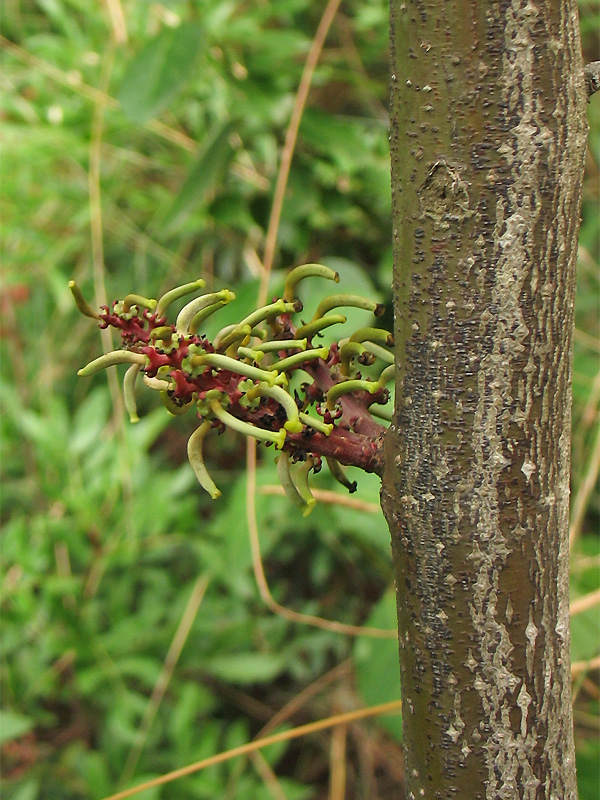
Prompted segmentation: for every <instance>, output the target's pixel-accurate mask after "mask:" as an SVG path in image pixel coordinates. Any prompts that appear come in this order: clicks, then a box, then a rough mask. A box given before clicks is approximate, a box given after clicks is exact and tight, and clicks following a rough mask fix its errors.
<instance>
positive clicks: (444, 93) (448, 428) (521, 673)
mask: <svg viewBox="0 0 600 800" xmlns="http://www.w3.org/2000/svg"><path fill="white" fill-rule="evenodd" d="M391 45H392V122H391V125H392V128H391V155H392V189H393V220H394V247H395V271H394V294H395V298H396V300H395V315H396V347H397V360H398V362H399V363H398V366H397V386H396V411H395V415H394V423H393V425H392V428H391V429H390V432H389V435H388V436H387V437H386V468H385V477H384V485H383V491H382V502H383V506H384V510H385V513H386V517H387V520H388V523H389V526H390V531H391V534H392V548H393V558H394V565H395V575H396V585H397V599H398V629H399V638H400V661H401V677H402V696H403V701H404V746H405V758H406V781H407V797H408V798H411V800H412V799H413V798H414V800H418V799H419V798H438V799H439V800H449V798H452V797H456V798H460V800H475V799H476V798H486V800H490V798H494V799H496V798H498V799H500V798H502V799H505V800H508V799H509V798H510V800H512V799H513V798H554V799H555V800H571V798H576V796H577V789H576V777H575V759H574V746H573V724H572V710H571V678H570V661H569V585H568V539H567V534H568V508H569V462H570V453H569V450H570V425H571V418H570V407H571V401H570V382H571V368H572V331H573V304H574V290H575V259H576V252H577V234H578V228H579V211H580V190H581V182H582V176H583V159H584V151H585V142H586V133H587V127H586V122H585V106H586V93H585V86H584V78H583V66H582V62H581V52H580V44H579V31H578V20H577V10H576V4H575V2H574V0H512V2H510V1H509V0H498V2H478V0H470V2H469V1H467V2H465V0H463V2H457V0H406V1H405V2H401V1H400V0H392V2H391Z"/></svg>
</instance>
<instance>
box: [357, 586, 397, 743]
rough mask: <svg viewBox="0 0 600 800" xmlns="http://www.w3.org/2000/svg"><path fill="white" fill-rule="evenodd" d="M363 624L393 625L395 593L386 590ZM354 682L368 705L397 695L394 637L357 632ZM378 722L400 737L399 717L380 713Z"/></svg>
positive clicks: (388, 699) (390, 699)
mask: <svg viewBox="0 0 600 800" xmlns="http://www.w3.org/2000/svg"><path fill="white" fill-rule="evenodd" d="M365 625H367V626H369V627H370V628H392V629H395V628H396V594H395V592H394V590H393V589H390V590H389V591H387V592H386V593H385V594H384V596H383V597H382V598H381V600H380V601H379V603H378V604H377V605H376V606H375V609H374V610H373V612H372V613H371V615H370V617H369V619H368V620H367V621H366V622H365ZM353 660H354V667H355V672H356V685H357V687H358V690H359V691H360V693H361V694H362V696H363V698H364V700H365V702H366V703H367V705H370V706H371V705H373V706H374V705H377V704H379V703H388V702H391V701H392V700H398V699H399V698H400V667H399V662H398V642H397V640H396V639H374V638H373V637H371V636H360V637H359V638H357V640H356V644H355V646H354V656H353ZM379 724H380V725H381V726H382V727H383V728H386V730H388V731H389V732H390V733H391V734H392V735H393V736H395V737H396V739H398V740H399V741H400V740H401V739H402V719H401V717H400V716H399V715H398V716H395V715H394V716H387V715H386V716H383V717H381V718H380V719H379Z"/></svg>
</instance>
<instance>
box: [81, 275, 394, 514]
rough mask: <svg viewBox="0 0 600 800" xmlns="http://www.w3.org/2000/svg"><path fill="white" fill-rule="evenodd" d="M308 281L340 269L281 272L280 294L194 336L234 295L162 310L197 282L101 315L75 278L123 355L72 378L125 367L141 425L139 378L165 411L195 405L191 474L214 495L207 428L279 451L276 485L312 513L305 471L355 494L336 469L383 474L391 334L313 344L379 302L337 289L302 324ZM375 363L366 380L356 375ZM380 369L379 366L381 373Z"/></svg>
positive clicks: (371, 332) (369, 332)
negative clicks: (352, 313) (324, 474)
mask: <svg viewBox="0 0 600 800" xmlns="http://www.w3.org/2000/svg"><path fill="white" fill-rule="evenodd" d="M307 277H321V278H326V279H329V280H332V281H335V282H336V283H337V282H338V281H339V276H338V274H337V273H336V272H334V271H333V270H331V269H329V268H328V267H325V266H323V265H321V264H305V265H303V266H300V267H296V268H295V269H293V270H292V271H291V272H290V273H289V274H288V277H287V280H286V283H285V288H284V295H283V297H282V298H280V299H275V300H274V301H273V302H272V303H269V304H268V305H266V306H263V307H262V308H259V309H257V310H256V311H254V312H253V313H252V314H250V315H248V316H247V317H245V318H244V319H242V320H240V321H239V322H238V323H236V324H234V325H229V326H227V327H225V328H222V329H221V330H220V331H219V332H218V333H217V335H216V336H215V338H214V340H213V341H210V340H209V339H208V338H207V337H206V336H205V335H204V334H202V333H201V332H200V330H201V327H202V323H203V322H204V321H205V320H206V319H207V318H208V317H209V316H210V315H212V314H214V313H215V312H217V311H218V310H219V309H220V308H222V307H223V306H225V305H227V304H228V303H230V302H231V301H232V300H235V294H234V293H233V292H231V291H230V290H229V289H221V290H220V291H217V292H210V293H208V294H203V295H201V296H200V297H197V298H195V299H194V300H192V301H191V302H188V303H187V304H186V305H185V306H184V307H183V308H182V310H181V311H180V312H179V314H178V315H177V317H176V320H175V322H174V323H170V322H169V321H168V318H167V311H168V309H169V306H170V305H171V304H172V303H173V302H174V301H176V300H178V299H179V298H181V297H184V296H185V295H188V294H191V293H194V292H197V291H199V290H201V289H202V288H203V286H204V281H202V280H197V281H193V282H192V283H187V284H185V285H183V286H179V287H177V288H175V289H172V290H171V291H170V292H167V293H166V294H165V295H163V297H161V298H160V300H158V301H156V300H151V299H148V298H145V297H141V296H139V295H135V294H130V295H128V296H127V297H125V299H124V300H122V301H117V302H115V303H113V305H112V307H111V308H109V307H107V306H103V307H102V308H101V309H100V311H99V312H97V311H95V310H94V309H92V308H91V306H90V305H89V304H88V303H87V302H86V301H85V299H84V298H83V295H82V294H81V291H80V290H79V288H78V287H77V285H76V284H75V283H74V281H71V282H70V284H69V286H70V288H71V291H72V293H73V296H74V298H75V301H76V303H77V306H78V308H79V309H80V311H82V312H83V313H84V314H86V315H87V316H89V317H92V318H94V319H97V320H98V321H99V323H100V327H102V328H105V327H108V326H111V327H113V328H116V329H118V330H120V332H121V338H122V349H119V350H115V351H113V352H111V353H107V354H106V355H103V356H101V357H100V358H97V359H95V360H94V361H92V362H90V363H89V364H88V365H87V366H85V367H84V368H83V369H81V370H79V373H78V374H79V375H81V376H84V377H86V376H89V375H93V374H94V373H96V372H98V371H99V370H101V369H103V368H105V367H109V366H112V365H115V364H127V365H128V369H127V371H126V373H125V377H124V380H123V389H124V398H125V406H126V409H127V411H128V413H129V416H130V419H131V421H132V422H137V421H138V419H139V418H138V414H137V405H136V385H137V383H138V379H139V377H140V376H141V378H142V380H143V382H144V383H145V384H146V386H148V387H149V388H151V389H154V390H156V391H158V392H159V393H160V396H161V398H162V400H163V403H164V405H165V406H166V408H167V410H168V411H169V412H170V413H171V414H182V413H184V412H186V411H187V410H189V409H192V410H193V411H194V412H195V414H196V416H197V417H198V418H199V420H200V425H199V426H198V427H197V428H196V430H195V432H194V433H193V434H192V435H191V437H190V439H189V442H188V456H189V460H190V463H191V465H192V468H193V470H194V472H195V474H196V476H197V478H198V480H199V482H200V484H201V485H202V486H203V487H204V488H205V489H206V491H207V492H208V493H209V494H210V495H211V497H213V498H217V497H218V496H219V495H220V491H219V490H218V489H217V487H216V485H215V483H214V481H213V480H212V478H211V477H210V475H209V474H208V471H207V469H206V466H205V464H204V459H203V455H202V448H203V441H204V437H205V436H206V434H207V433H208V431H209V430H210V429H211V428H217V429H221V430H222V429H223V428H224V426H227V427H230V428H233V429H234V430H236V431H239V432H241V433H243V434H245V435H247V436H253V437H254V438H256V439H258V440H260V441H262V442H264V443H265V444H267V445H274V447H275V448H276V449H277V450H279V451H281V452H280V454H279V456H278V459H277V471H278V475H279V479H280V481H281V483H282V485H283V487H284V489H285V491H286V494H287V495H288V496H289V497H290V499H291V500H292V501H293V502H294V503H295V504H296V505H298V506H300V507H301V508H302V509H303V511H304V513H305V514H307V513H309V512H310V511H311V510H312V508H313V506H314V504H315V500H314V498H313V496H312V494H311V491H310V488H309V485H308V474H309V472H311V471H313V472H317V471H318V470H319V469H320V468H321V460H322V458H325V460H326V462H327V464H328V466H329V468H330V470H331V472H332V474H333V475H334V476H335V478H336V479H337V480H338V481H339V482H340V483H342V484H343V485H344V486H345V487H346V488H347V489H348V490H349V491H350V492H352V491H354V490H355V488H356V484H355V483H351V482H350V481H349V480H348V479H347V477H346V475H345V473H344V471H343V468H342V466H341V465H354V466H359V467H361V468H362V469H364V470H366V471H368V472H376V473H381V471H382V440H383V434H384V432H385V427H384V426H383V425H382V424H381V423H380V422H378V421H377V420H376V417H379V418H380V419H381V418H382V419H389V410H388V409H386V408H384V406H385V404H386V403H387V402H388V400H389V392H388V390H387V388H386V383H387V382H388V381H390V380H391V379H392V377H393V371H394V366H393V365H394V357H393V353H392V352H391V350H390V349H388V348H389V347H390V346H391V345H392V337H391V334H390V333H388V332H387V331H385V330H383V329H380V328H374V327H367V328H361V329H359V330H357V331H356V332H355V333H354V334H353V335H352V336H350V337H349V338H346V339H341V340H340V341H338V342H335V343H334V344H332V345H331V346H329V347H328V346H318V339H319V337H320V336H321V331H323V330H324V329H325V328H328V327H330V326H332V325H336V324H339V323H343V322H345V321H346V317H345V316H344V315H343V314H340V313H332V312H333V311H334V309H336V310H337V309H339V308H343V307H345V306H354V307H358V308H362V309H366V310H368V311H371V312H372V313H373V314H375V316H379V315H380V314H381V313H382V312H383V307H382V306H380V305H379V304H377V303H374V302H373V301H371V300H368V299H366V298H363V297H359V296H358V295H353V294H332V295H329V296H328V297H326V298H324V299H323V300H322V302H321V303H320V304H319V306H318V308H317V310H316V312H315V314H314V316H313V317H312V319H311V320H310V321H308V322H303V321H302V320H301V321H300V324H297V323H296V322H295V321H294V320H295V319H296V315H298V314H299V313H300V312H301V311H302V303H301V302H300V300H299V299H298V297H297V295H296V289H297V286H298V284H299V283H300V281H302V280H303V279H305V278H307ZM367 365H368V366H369V367H371V369H370V373H371V377H364V376H363V375H362V374H361V372H360V369H361V367H364V366H367ZM377 365H380V366H379V367H377Z"/></svg>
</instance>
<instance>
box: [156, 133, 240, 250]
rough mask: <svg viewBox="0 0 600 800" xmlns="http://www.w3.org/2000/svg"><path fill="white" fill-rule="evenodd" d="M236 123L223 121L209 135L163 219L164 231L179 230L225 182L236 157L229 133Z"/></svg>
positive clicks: (169, 232)
mask: <svg viewBox="0 0 600 800" xmlns="http://www.w3.org/2000/svg"><path fill="white" fill-rule="evenodd" d="M232 128H233V122H232V121H231V120H230V121H228V122H225V123H223V122H219V123H217V125H215V126H214V127H213V128H212V130H211V132H210V134H209V135H208V137H207V139H206V142H205V144H204V147H203V148H202V152H201V154H200V156H199V158H198V159H197V161H196V163H195V164H194V165H193V166H192V168H191V170H190V173H189V175H188V176H187V178H186V180H185V182H184V184H183V186H182V187H181V189H180V190H179V193H178V194H177V197H176V198H175V200H174V201H173V204H172V205H171V207H170V208H169V210H168V211H167V214H166V216H165V218H164V220H163V230H162V232H163V234H165V233H168V234H171V233H173V232H174V231H176V230H178V229H179V228H180V227H181V226H182V225H183V224H184V222H185V221H186V220H187V219H188V217H189V216H190V214H191V213H192V212H193V211H195V210H196V209H197V208H198V207H199V206H200V205H201V204H202V203H203V202H204V201H205V199H206V197H207V195H209V194H210V193H212V192H213V191H214V189H215V188H216V187H217V186H218V184H219V183H220V182H221V181H222V179H223V175H224V174H225V170H226V169H227V166H228V165H229V162H230V161H231V158H232V156H233V148H232V146H231V144H230V142H229V134H230V132H231V130H232Z"/></svg>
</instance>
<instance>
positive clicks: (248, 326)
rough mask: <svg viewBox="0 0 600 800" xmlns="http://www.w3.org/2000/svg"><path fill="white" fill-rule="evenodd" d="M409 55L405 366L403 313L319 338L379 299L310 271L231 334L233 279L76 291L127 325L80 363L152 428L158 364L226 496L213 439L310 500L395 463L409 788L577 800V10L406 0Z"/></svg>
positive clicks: (397, 38) (395, 124)
mask: <svg viewBox="0 0 600 800" xmlns="http://www.w3.org/2000/svg"><path fill="white" fill-rule="evenodd" d="M391 56H392V74H391V85H392V91H391V111H392V117H391V137H390V141H391V159H392V194H393V225H394V231H393V235H394V251H395V267H394V312H395V319H396V330H395V367H394V355H393V354H392V352H391V350H390V349H389V348H390V347H391V345H392V343H393V342H392V338H391V335H390V334H388V333H387V332H385V331H382V330H381V329H379V328H375V327H368V328H363V329H360V330H358V331H356V332H355V333H354V334H353V335H352V336H350V337H348V338H344V339H342V340H340V341H338V342H334V343H333V344H332V345H331V346H323V345H320V344H319V341H318V337H319V335H320V333H321V331H323V330H324V329H325V328H326V327H329V326H332V325H335V324H337V323H340V322H343V321H345V318H344V316H343V314H341V313H339V310H338V309H339V308H341V307H343V306H348V305H350V306H359V307H361V308H365V309H367V310H370V311H372V312H374V313H375V314H376V315H377V314H379V313H380V311H381V308H380V307H379V306H377V305H376V304H375V303H372V302H371V301H369V300H366V299H364V298H360V297H357V296H355V295H348V294H334V295H331V296H330V297H327V298H325V299H324V300H323V302H322V303H321V304H320V306H319V308H318V309H317V311H316V312H315V314H314V316H313V318H312V319H310V320H308V321H304V320H303V319H302V318H300V319H298V317H297V315H298V314H300V313H301V310H302V306H301V303H300V301H299V300H298V297H297V291H296V290H297V284H298V283H299V282H300V281H301V280H303V279H305V278H307V277H315V276H316V277H322V278H327V279H331V280H335V281H337V280H338V276H337V275H336V274H335V273H334V272H332V271H331V270H329V269H328V268H327V267H324V266H322V265H316V264H308V265H303V266H301V267H297V268H296V269H294V270H292V272H291V273H290V275H289V276H288V279H287V282H286V286H285V289H284V295H283V297H282V298H281V299H274V300H273V302H272V303H270V304H268V305H267V306H265V307H263V308H261V309H258V310H257V311H256V312H254V313H253V314H251V315H249V316H248V317H246V318H244V319H241V320H240V321H239V322H238V323H237V324H235V325H231V326H228V327H226V328H223V329H222V330H221V331H219V333H218V334H217V336H216V337H215V338H214V339H213V340H212V341H211V340H209V339H207V338H206V336H204V335H203V334H202V332H201V329H202V323H203V321H204V320H206V318H207V317H208V316H209V315H211V314H213V313H215V312H218V310H219V309H220V308H222V307H223V306H224V305H226V304H227V303H229V302H230V301H231V300H233V299H234V298H235V296H234V294H233V292H230V291H229V290H228V289H222V290H220V291H216V292H210V293H208V294H205V295H202V296H201V297H199V298H196V299H194V300H192V301H191V302H189V303H188V304H187V305H185V306H184V308H183V309H182V310H181V311H180V313H179V314H178V316H177V318H176V320H175V322H174V323H169V322H168V320H167V314H166V312H167V311H168V307H169V306H170V304H171V303H172V302H173V301H175V300H178V299H179V298H180V297H182V296H184V295H185V294H187V293H190V292H194V291H196V290H198V289H200V288H201V287H202V286H203V282H202V281H195V282H193V283H190V284H186V285H185V286H183V287H179V288H177V289H174V290H172V291H171V292H168V293H167V294H166V295H165V296H163V297H162V298H161V299H160V300H158V301H155V300H149V299H146V298H143V297H140V296H138V295H129V296H128V297H126V298H125V300H123V301H120V302H117V303H115V304H113V306H112V307H111V308H108V307H104V308H103V309H101V310H100V311H99V312H96V311H95V310H93V309H92V308H91V307H90V306H89V305H88V304H87V303H86V301H85V300H84V298H83V297H82V295H81V292H80V291H79V289H78V287H77V286H76V285H75V284H74V283H73V282H72V283H71V289H72V291H73V294H74V296H75V299H76V302H77V304H78V306H79V308H80V309H81V310H82V311H83V313H85V314H87V315H88V316H91V317H94V318H96V319H97V320H98V321H99V322H100V325H101V326H104V327H105V326H113V327H115V328H118V329H119V330H120V331H121V334H122V349H119V350H116V351H114V352H112V353H108V354H106V355H104V356H101V357H100V358H99V359H96V360H95V361H93V362H92V363H91V364H88V366H87V367H84V368H83V369H82V370H80V374H81V375H90V374H93V373H94V372H96V371H97V370H99V369H101V368H103V367H106V366H110V365H112V364H120V363H126V364H128V366H129V368H128V370H127V372H126V375H125V379H124V391H125V401H126V408H127V410H128V412H129V414H130V417H131V419H132V421H136V420H137V410H136V402H135V391H136V388H135V385H136V381H138V378H139V376H140V375H141V376H142V379H143V381H144V382H145V384H146V385H147V386H149V387H150V388H152V389H155V390H157V391H158V392H160V394H161V397H162V399H163V401H164V403H165V405H166V407H167V408H168V410H169V411H170V412H171V413H174V414H178V413H183V412H184V411H186V410H188V409H192V410H193V412H194V413H195V414H196V415H197V416H198V418H199V425H198V427H197V429H196V431H195V432H194V433H193V434H192V436H191V438H190V441H189V445H188V454H189V457H190V462H191V464H192V467H193V468H194V471H195V473H196V475H197V477H198V479H199V481H200V483H201V484H202V485H203V486H204V488H205V489H206V490H207V491H208V492H209V493H210V495H211V496H212V497H213V498H217V497H218V496H219V494H220V492H219V490H218V489H217V487H216V486H215V484H214V482H213V480H212V478H211V477H210V475H209V474H208V471H207V469H206V466H205V464H204V460H203V455H202V445H203V441H204V437H205V435H206V434H207V432H208V431H209V430H211V429H212V428H217V429H222V428H223V426H229V427H231V428H234V429H236V430H239V431H241V432H243V433H245V434H247V435H250V436H254V437H256V438H257V439H259V440H261V441H263V442H264V443H266V444H267V445H273V446H274V447H275V448H276V449H277V450H279V451H280V452H279V456H278V472H279V477H280V480H281V482H282V485H283V486H284V488H285V490H286V493H287V494H288V496H289V497H290V499H291V500H292V501H293V502H294V503H296V504H297V505H298V506H300V507H301V508H302V510H303V511H304V513H309V512H310V510H311V509H312V507H313V506H314V498H313V497H312V494H311V492H310V487H309V484H308V476H309V473H310V472H311V471H317V470H318V469H319V468H320V466H321V460H322V459H323V458H325V459H326V461H327V463H328V465H329V467H330V469H331V471H332V472H333V474H334V475H335V477H336V478H337V479H338V480H339V481H340V482H341V483H342V484H343V485H345V486H346V488H347V489H348V490H349V491H353V489H354V488H355V485H354V484H353V483H350V481H349V480H348V479H347V478H346V476H345V474H344V472H343V469H342V465H344V464H345V465H350V464H352V465H356V466H359V467H362V468H363V469H365V470H367V471H371V472H376V473H377V474H379V475H381V476H382V477H383V489H382V506H383V509H384V513H385V515H386V518H387V520H388V523H389V527H390V531H391V535H392V553H393V561H394V569H395V577H396V587H397V599H398V630H399V641H400V665H401V677H402V697H403V708H404V715H403V717H404V749H405V760H406V787H407V796H408V798H410V800H418V798H431V799H432V800H433V799H434V798H435V799H436V800H449V798H452V797H456V798H460V799H461V800H466V798H469V800H478V799H480V800H483V799H484V798H485V800H513V798H532V800H533V799H534V798H535V799H536V800H537V798H555V800H573V798H575V797H576V794H577V790H576V778H575V760H574V746H573V723H572V711H571V681H570V661H569V594H568V541H567V533H568V508H569V499H568V498H569V466H570V464H569V462H570V424H571V420H570V407H571V402H570V380H571V369H572V332H573V305H574V287H575V260H576V252H577V234H578V228H579V213H580V193H581V183H582V177H583V157H584V151H585V143H586V134H587V127H586V121H585V104H586V82H585V80H584V69H583V65H582V62H581V52H580V42H579V32H578V24H577V10H576V6H575V3H574V1H573V0H536V1H535V3H534V2H532V0H500V1H499V2H495V3H481V2H475V0H471V1H470V2H466V3H465V2H460V3H459V2H457V0H450V2H449V1H448V0H427V1H426V0H405V1H401V0H392V1H391ZM594 74H595V73H594ZM592 78H593V75H592ZM590 80H591V79H590V78H589V76H588V80H587V83H588V93H591V90H590ZM592 90H593V87H592ZM334 310H335V311H334ZM332 312H333V313H332ZM394 371H395V381H396V401H395V412H394V415H393V418H392V415H391V412H390V411H389V410H388V409H386V407H385V404H386V403H387V402H388V398H389V394H388V389H387V388H386V384H387V383H388V382H389V381H390V380H391V379H392V378H393V377H394ZM378 417H380V418H381V417H383V418H384V419H388V420H390V419H392V425H391V427H390V428H389V429H388V431H387V433H386V429H385V426H383V425H382V424H381V423H380V422H379V421H378ZM384 434H385V435H384ZM384 450H385V458H384Z"/></svg>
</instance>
